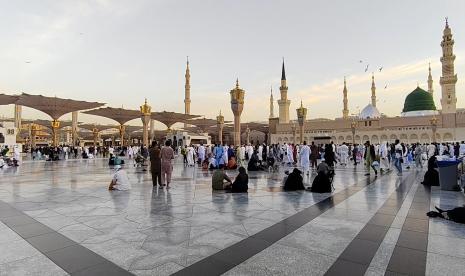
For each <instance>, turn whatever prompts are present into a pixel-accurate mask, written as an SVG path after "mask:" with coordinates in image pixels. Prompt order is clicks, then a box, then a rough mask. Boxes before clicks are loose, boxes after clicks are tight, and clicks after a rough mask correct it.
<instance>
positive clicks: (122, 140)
mask: <svg viewBox="0 0 465 276" xmlns="http://www.w3.org/2000/svg"><path fill="white" fill-rule="evenodd" d="M125 131H126V126H125V125H120V126H119V136H120V139H121V141H120V144H121V146H124V133H125Z"/></svg>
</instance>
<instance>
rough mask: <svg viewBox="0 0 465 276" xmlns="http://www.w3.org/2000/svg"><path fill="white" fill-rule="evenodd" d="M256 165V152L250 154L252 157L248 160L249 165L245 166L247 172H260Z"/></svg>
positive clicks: (257, 161) (258, 166)
mask: <svg viewBox="0 0 465 276" xmlns="http://www.w3.org/2000/svg"><path fill="white" fill-rule="evenodd" d="M258 163H259V160H258V154H257V151H254V152H253V153H252V156H251V157H250V159H249V164H247V170H248V171H260V170H261V167H260V165H259V164H258Z"/></svg>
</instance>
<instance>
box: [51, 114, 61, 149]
mask: <svg viewBox="0 0 465 276" xmlns="http://www.w3.org/2000/svg"><path fill="white" fill-rule="evenodd" d="M59 129H60V122H59V121H58V120H53V121H52V136H53V137H52V138H53V144H52V145H53V146H54V147H56V146H58V137H57V136H58V130H59Z"/></svg>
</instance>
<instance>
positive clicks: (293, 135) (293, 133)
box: [291, 123, 297, 144]
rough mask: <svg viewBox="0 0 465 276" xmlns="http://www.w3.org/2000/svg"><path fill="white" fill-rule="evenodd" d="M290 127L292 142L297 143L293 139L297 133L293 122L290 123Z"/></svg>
mask: <svg viewBox="0 0 465 276" xmlns="http://www.w3.org/2000/svg"><path fill="white" fill-rule="evenodd" d="M291 127H292V140H293V143H294V144H297V143H296V141H295V137H296V136H297V133H296V132H297V131H296V130H297V128H296V126H295V123H292V126H291Z"/></svg>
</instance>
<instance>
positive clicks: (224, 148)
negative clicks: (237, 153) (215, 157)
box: [223, 144, 229, 166]
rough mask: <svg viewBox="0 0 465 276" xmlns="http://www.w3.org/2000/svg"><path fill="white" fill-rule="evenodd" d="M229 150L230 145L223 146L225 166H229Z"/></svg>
mask: <svg viewBox="0 0 465 276" xmlns="http://www.w3.org/2000/svg"><path fill="white" fill-rule="evenodd" d="M228 149H229V147H228V145H226V144H225V145H224V146H223V161H224V164H225V166H226V165H227V164H228Z"/></svg>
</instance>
